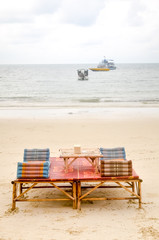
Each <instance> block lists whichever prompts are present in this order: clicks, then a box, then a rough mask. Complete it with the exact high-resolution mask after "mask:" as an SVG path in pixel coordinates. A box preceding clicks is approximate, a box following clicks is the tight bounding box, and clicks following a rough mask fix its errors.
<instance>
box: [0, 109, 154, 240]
mask: <svg viewBox="0 0 159 240" xmlns="http://www.w3.org/2000/svg"><path fill="white" fill-rule="evenodd" d="M157 111H158V110H156V112H157ZM74 144H81V146H82V147H101V146H103V147H119V146H124V147H125V149H126V153H127V159H131V160H132V161H133V166H134V169H135V170H136V172H137V173H138V175H139V176H140V178H141V179H143V183H142V202H143V203H142V208H141V209H139V208H138V201H136V202H135V201H127V200H124V201H94V202H92V203H87V202H86V203H82V210H81V211H79V210H74V209H72V205H71V203H68V202H43V203H30V202H28V203H27V202H21V203H17V209H16V210H15V211H14V212H12V211H11V202H12V184H11V183H10V182H11V181H12V180H14V179H15V178H16V164H17V162H18V161H22V158H23V151H24V148H33V147H35V148H45V147H49V148H50V150H51V156H58V155H59V148H61V147H64V148H67V147H72V146H73V145H74ZM0 170H1V174H0V239H1V240H2V239H5V240H8V239H12V240H14V239H15V240H25V239H34V240H36V239H38V240H40V239H41V240H43V239H47V240H55V239H65V240H67V239H69V240H71V239H82V240H83V239H85V240H89V239H91V240H94V239H99V240H100V239H102V240H103V239H110V240H118V239H132V240H133V239H134V240H136V239H145V240H147V239H159V187H158V176H159V114H158V113H157V114H151V115H149V114H148V112H147V115H146V114H143V112H142V111H141V112H139V113H138V112H136V113H135V112H134V114H131V116H128V115H125V116H124V117H120V118H114V117H112V118H111V117H109V118H106V117H102V118H100V117H99V116H98V117H97V116H94V117H92V116H91V118H88V117H84V115H82V117H80V115H79V116H78V117H74V116H73V115H69V117H61V118H60V117H58V118H57V117H56V118H55V119H54V118H48V119H47V118H32V117H30V118H24V117H23V118H19V119H16V117H15V116H14V117H10V116H9V117H8V118H5V117H3V118H0ZM41 191H42V192H39V191H36V193H35V195H36V196H38V195H39V194H44V195H45V196H46V195H48V196H49V194H50V191H52V190H50V189H48V190H41ZM103 191H104V190H99V194H101V195H102V194H104V192H103ZM110 191H113V194H117V195H118V194H119V192H118V190H110ZM55 194H57V193H55Z"/></svg>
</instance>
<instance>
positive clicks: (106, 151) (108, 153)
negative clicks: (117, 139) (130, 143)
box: [100, 147, 126, 160]
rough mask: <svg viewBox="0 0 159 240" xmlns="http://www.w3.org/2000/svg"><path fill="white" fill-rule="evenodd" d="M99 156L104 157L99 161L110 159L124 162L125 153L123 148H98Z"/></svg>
mask: <svg viewBox="0 0 159 240" xmlns="http://www.w3.org/2000/svg"><path fill="white" fill-rule="evenodd" d="M100 152H101V154H102V155H103V156H104V157H103V158H101V160H110V159H124V160H126V153H125V148H124V147H119V148H100Z"/></svg>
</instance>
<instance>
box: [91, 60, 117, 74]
mask: <svg viewBox="0 0 159 240" xmlns="http://www.w3.org/2000/svg"><path fill="white" fill-rule="evenodd" d="M89 69H90V70H92V71H109V70H115V69H116V66H115V64H114V61H113V60H112V59H110V60H108V59H106V58H105V57H104V59H103V60H102V61H101V62H100V63H99V64H98V65H97V67H96V68H89Z"/></svg>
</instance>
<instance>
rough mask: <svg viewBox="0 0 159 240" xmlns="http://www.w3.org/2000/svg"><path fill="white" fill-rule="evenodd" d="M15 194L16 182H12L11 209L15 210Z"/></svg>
mask: <svg viewBox="0 0 159 240" xmlns="http://www.w3.org/2000/svg"><path fill="white" fill-rule="evenodd" d="M16 196H17V184H16V183H15V182H14V183H13V195H12V210H15V208H16V201H15V198H16Z"/></svg>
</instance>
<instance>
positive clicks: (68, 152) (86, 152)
mask: <svg viewBox="0 0 159 240" xmlns="http://www.w3.org/2000/svg"><path fill="white" fill-rule="evenodd" d="M60 152H61V154H60V157H61V158H63V159H64V164H65V172H66V173H67V172H68V168H69V166H70V165H71V164H72V163H73V162H74V161H75V160H76V159H77V158H85V159H86V160H87V161H88V162H89V163H90V164H91V165H92V166H93V167H95V172H96V173H98V167H99V158H101V157H103V155H102V154H100V151H99V149H98V148H95V149H82V150H81V153H79V154H75V153H74V149H60Z"/></svg>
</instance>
